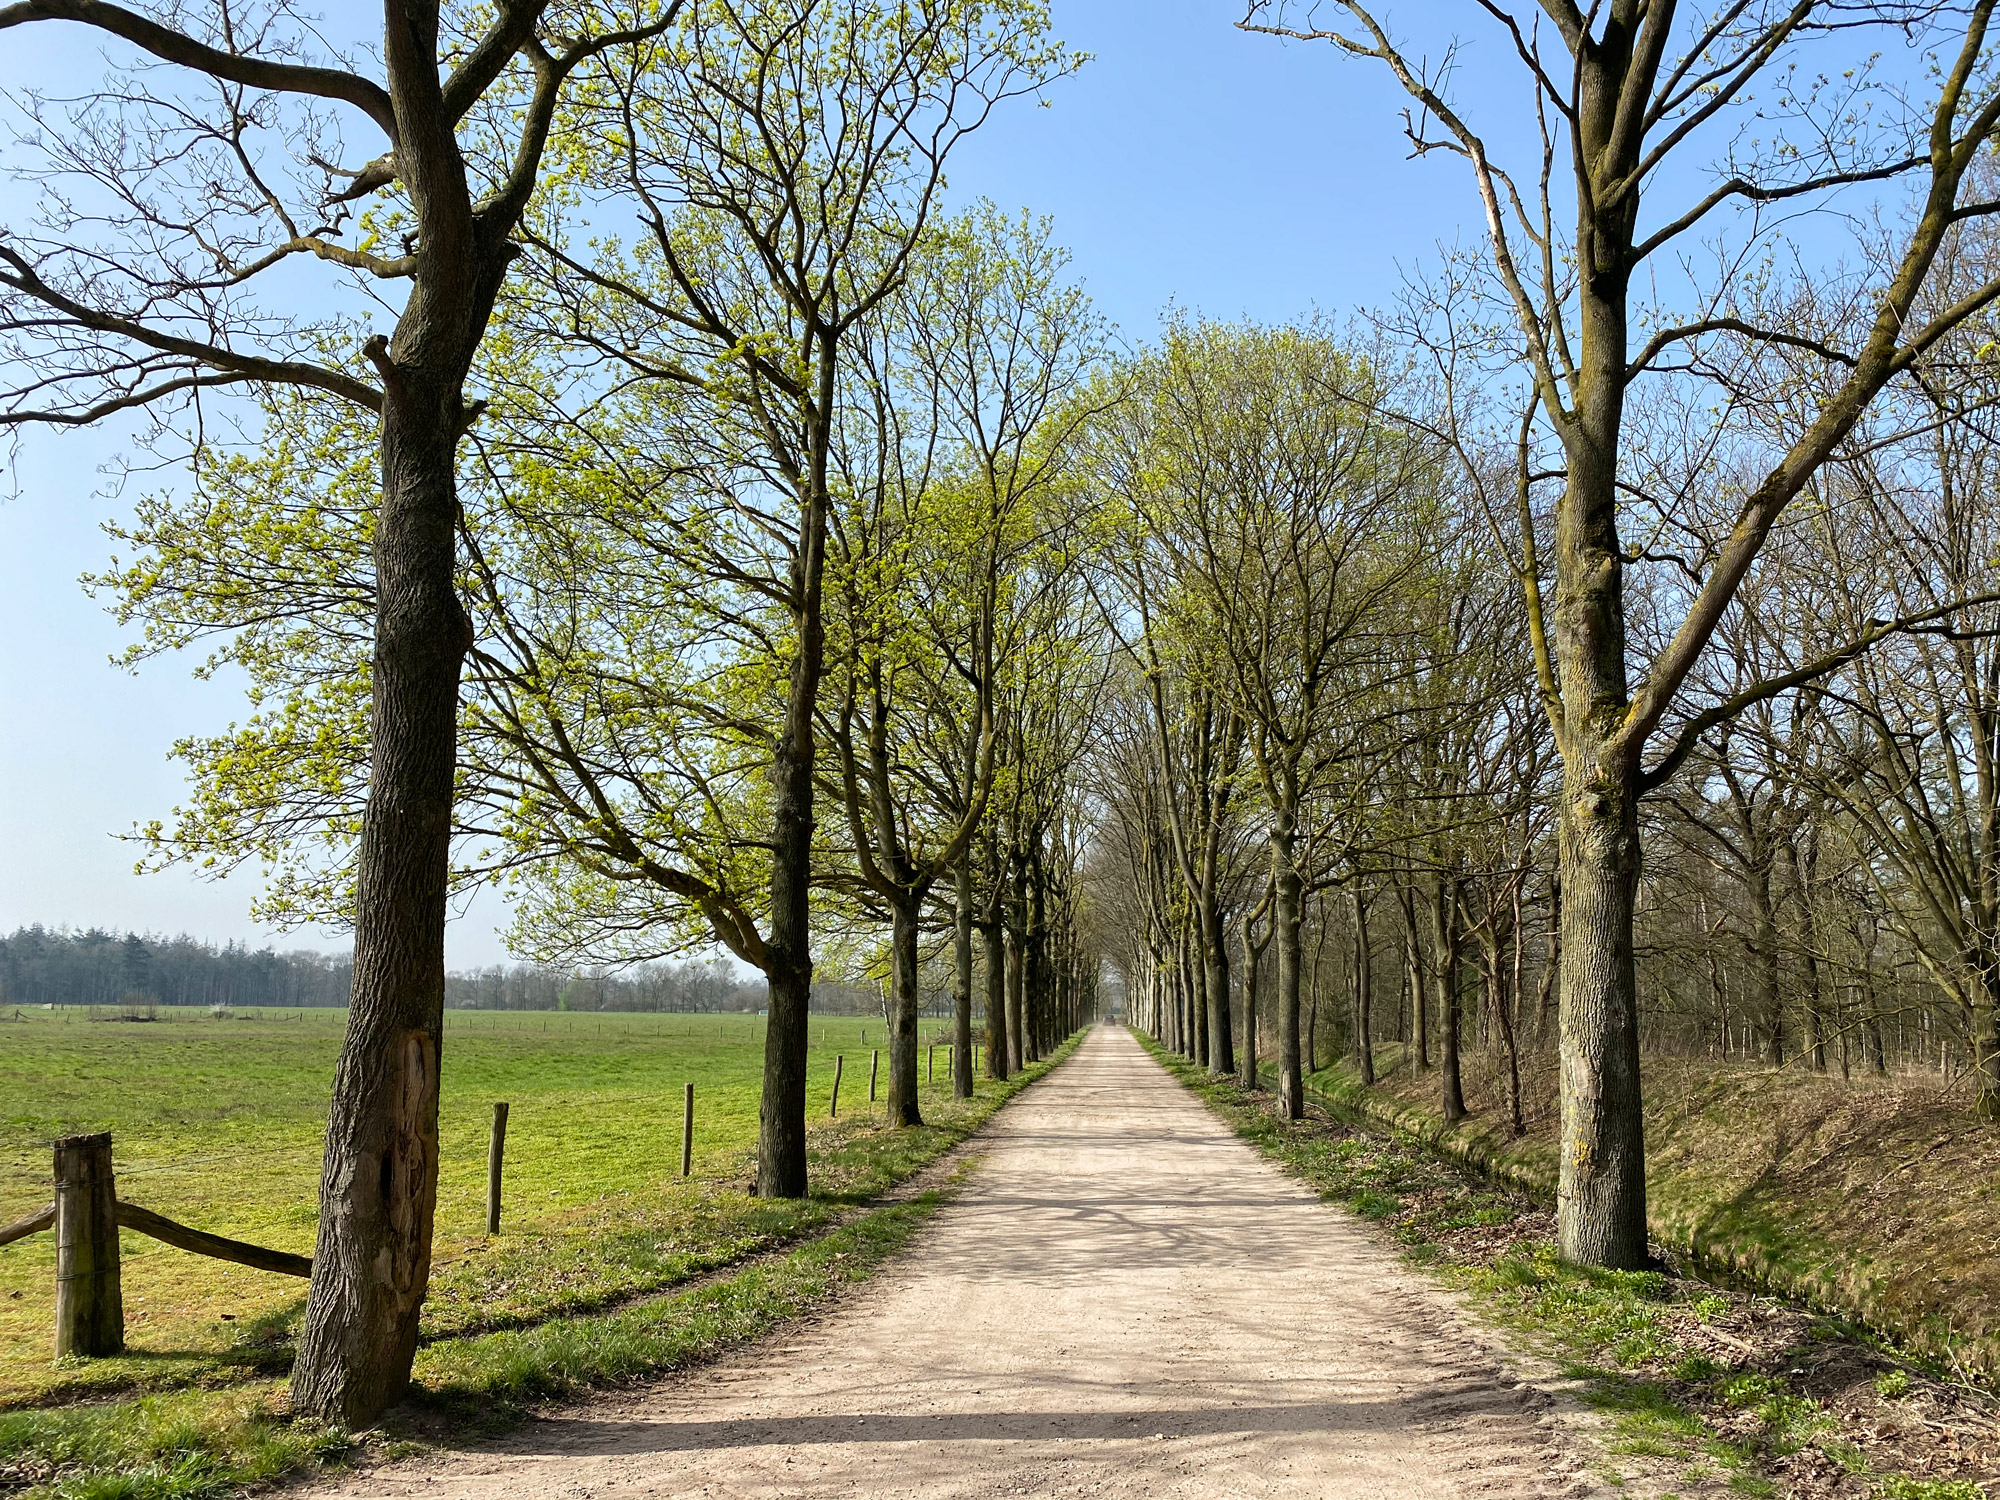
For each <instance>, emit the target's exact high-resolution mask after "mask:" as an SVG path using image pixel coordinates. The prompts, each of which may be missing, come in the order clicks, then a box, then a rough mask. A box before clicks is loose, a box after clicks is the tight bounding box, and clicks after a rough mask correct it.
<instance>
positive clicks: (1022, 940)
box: [1007, 905, 1028, 1073]
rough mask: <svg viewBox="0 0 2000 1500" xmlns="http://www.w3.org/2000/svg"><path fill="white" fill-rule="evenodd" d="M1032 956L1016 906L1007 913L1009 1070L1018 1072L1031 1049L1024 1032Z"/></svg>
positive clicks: (1024, 1063)
mask: <svg viewBox="0 0 2000 1500" xmlns="http://www.w3.org/2000/svg"><path fill="white" fill-rule="evenodd" d="M1027 960H1028V954H1027V934H1026V933H1024V932H1023V931H1022V930H1021V910H1020V907H1019V906H1018V905H1014V906H1012V907H1011V908H1010V909H1009V911H1008V913H1007V1071H1008V1072H1009V1073H1018V1072H1020V1071H1021V1069H1022V1068H1023V1067H1024V1066H1026V1058H1027V1050H1026V1047H1025V1045H1024V1041H1025V1039H1024V1038H1023V1037H1022V1035H1021V1025H1022V1010H1023V999H1024V990H1025V988H1026V985H1027V975H1026V974H1025V973H1024V972H1023V971H1024V969H1025V968H1026V965H1027Z"/></svg>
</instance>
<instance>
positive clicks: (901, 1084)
mask: <svg viewBox="0 0 2000 1500" xmlns="http://www.w3.org/2000/svg"><path fill="white" fill-rule="evenodd" d="M923 906H924V898H923V896H922V895H921V894H916V893H908V894H905V895H903V896H901V897H899V898H898V899H896V900H895V901H893V902H891V903H890V908H889V948H890V958H891V961H892V975H891V983H890V988H889V1120H890V1123H891V1124H895V1125H921V1124H923V1123H924V1113H923V1108H922V1100H921V1099H920V1098H919V1096H918V1079H917V1020H918V1016H917V1012H918V1011H919V1010H920V1009H921V1007H922V997H921V996H919V995H918V993H917V921H918V918H919V916H920V915H921V914H922V912H923Z"/></svg>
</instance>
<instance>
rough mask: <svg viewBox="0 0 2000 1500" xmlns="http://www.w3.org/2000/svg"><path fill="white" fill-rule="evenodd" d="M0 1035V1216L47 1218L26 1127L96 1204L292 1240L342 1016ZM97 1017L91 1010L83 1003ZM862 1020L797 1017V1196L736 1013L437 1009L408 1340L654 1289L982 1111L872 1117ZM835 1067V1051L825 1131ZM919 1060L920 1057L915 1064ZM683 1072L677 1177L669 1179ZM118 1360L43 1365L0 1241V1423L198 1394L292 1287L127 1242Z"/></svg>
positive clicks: (14, 1030) (276, 1361)
mask: <svg viewBox="0 0 2000 1500" xmlns="http://www.w3.org/2000/svg"><path fill="white" fill-rule="evenodd" d="M27 1014H28V1015H29V1017H30V1019H29V1020H26V1021H21V1022H14V1021H8V1022H6V1023H5V1024H4V1025H3V1026H0V1222H4V1221H6V1220H10V1219H12V1218H14V1217H16V1216H18V1215H19V1214H22V1213H26V1212H28V1211H30V1210H32V1209H34V1208H37V1207H39V1206H40V1205H41V1204H43V1203H46V1202H47V1201H48V1199H49V1195H50V1187H49V1152H48V1142H49V1141H50V1139H51V1138H53V1137H55V1136H58V1135H63V1134H68V1133H72V1132H81V1131H94V1130H109V1131H111V1132H112V1135H113V1138H114V1141H115V1147H114V1149H115V1160H116V1166H117V1171H118V1186H119V1193H120V1196H121V1197H124V1198H126V1199H129V1200H130V1201H132V1202H135V1203H139V1204H143V1205H144V1206H146V1207H148V1208H152V1209H156V1210H158V1211H159V1212H162V1213H165V1214H167V1215H168V1216H169V1217H172V1218H176V1219H179V1220H181V1221H182V1222H184V1223H189V1224H194V1225H196V1226H198V1227H200V1228H203V1229H209V1230H212V1231H215V1232H217V1233H220V1234H226V1235H230V1236H232V1237H234V1238H237V1239H243V1240H249V1241H251V1242H252V1243H255V1244H262V1245H270V1246H273V1247H276V1248H278V1249H285V1250H294V1251H299V1252H302V1253H306V1252H310V1251H311V1249H312V1243H313V1235H314V1232H315V1228H316V1216H317V1197H318V1183H319V1165H320V1151H321V1141H322V1133H323V1130H324V1127H325V1119H326V1100H327V1093H328V1083H329V1080H330V1079H331V1077H332V1071H333V1064H334V1059H335V1057H336V1056H337V1054H338V1050H339V1046H340V1039H341V1033H342V1028H343V1026H344V1024H345V1020H346V1016H345V1013H344V1012H341V1011H331V1010H308V1011H262V1012H254V1013H237V1014H232V1015H231V1016H230V1017H229V1018H228V1019H224V1020H212V1019H211V1018H210V1017H209V1015H208V1013H207V1012H206V1011H198V1012H173V1011H170V1010H168V1009H166V1008H162V1009H160V1010H159V1011H158V1014H159V1015H160V1016H161V1017H162V1019H161V1020H159V1021H157V1022H153V1023H148V1024H131V1023H122V1022H119V1021H117V1020H115V1019H106V1020H103V1021H100V1022H95V1023H94V1022H92V1021H90V1020H88V1019H86V1018H85V1017H84V1016H83V1015H81V1014H79V1013H76V1012H71V1013H68V1014H67V1015H65V1013H62V1012H54V1013H43V1012H29V1013H27ZM105 1014H106V1016H107V1017H109V1016H112V1015H115V1013H110V1012H107V1013H105ZM882 1040H883V1034H882V1025H881V1022H880V1021H879V1020H870V1019H867V1018H828V1017H815V1018H814V1020H813V1023H812V1044H813V1045H812V1050H811V1053H810V1057H809V1065H808V1074H807V1076H808V1092H807V1118H808V1120H809V1121H810V1122H811V1126H810V1136H811V1139H810V1152H809V1154H810V1161H811V1172H812V1182H811V1187H812V1195H811V1197H810V1198H808V1199H807V1200H805V1201H804V1202H802V1203H772V1202H769V1201H767V1200H763V1199H756V1198H752V1197H750V1196H749V1195H748V1194H747V1193H746V1192H744V1191H743V1189H744V1187H745V1186H746V1185H747V1184H748V1183H749V1180H750V1174H751V1164H752V1162H753V1160H754V1148H755V1142H756V1132H757V1108H758V1099H759V1094H760V1090H761V1083H762V1073H763V1028H762V1024H761V1022H760V1021H759V1020H758V1018H757V1017H754V1016H714V1015H707V1016H683V1015H632V1014H581V1015H574V1014H560V1013H559V1014H547V1013H522V1012H511V1013H510V1012H465V1011H454V1012H451V1013H450V1014H449V1015H448V1016H447V1018H446V1025H445V1068H444V1095H443V1098H442V1100H441V1101H440V1106H439V1144H440V1148H441V1155H442V1159H441V1162H440V1168H439V1174H438V1178H439V1180H438V1217H437V1231H436V1239H435V1241H434V1247H433V1253H434V1257H435V1259H434V1264H433V1269H432V1275H431V1285H430V1295H429V1299H428V1301H427V1303H426V1307H425V1326H424V1337H425V1338H426V1339H429V1340H435V1339H440V1338H454V1337H462V1336H465V1335H469V1334H475V1333H482V1332H492V1331H497V1330H500V1329H505V1328H518V1327H524V1326H528V1325H531V1324H533V1323H536V1322H540V1321H543V1320H546V1319H548V1318H551V1317H560V1316H573V1315H579V1314H588V1313H591V1312H596V1311H601V1310H603V1309H605V1308H607V1307H611V1306H614V1305H616V1304H618V1303H620V1302H623V1301H626V1300H629V1299H631V1298H633V1297H638V1296H645V1295H648V1294H650V1293H653V1292H658V1291H663V1290H666V1289H668V1288H670V1287H674V1286H678V1285H680V1284H682V1283H684V1282H685V1281H687V1280H688V1279H689V1278H690V1277H693V1276H699V1275H704V1274H707V1273H708V1272H711V1271H713V1270H714V1269H716V1268H717V1267H719V1266H723V1265H727V1264H729V1263H731V1262H733V1261H735V1260H738V1259H740V1258H741V1257H743V1256H744V1255H748V1254H755V1253H758V1252H761V1251H766V1250H770V1249H772V1248H775V1247H777V1246H780V1245H783V1244H785V1243H788V1242H789V1241H791V1240H795V1239H796V1238H797V1237H798V1236H800V1235H802V1234H810V1233H813V1232H815V1231H817V1230H819V1229H822V1228H824V1227H825V1226H826V1225H827V1224H828V1223H829V1222H830V1221H831V1219H832V1218H833V1217H834V1216H836V1215H838V1214H839V1213H842V1212H844V1211H846V1210H847V1209H848V1208H850V1207H851V1206H853V1205H854V1204H857V1203H861V1202H864V1201H866V1200H867V1199H869V1198H871V1197H873V1196H874V1195H876V1194H878V1193H879V1192H881V1191H882V1190H883V1188H885V1187H886V1186H888V1185H889V1184H890V1183H892V1182H896V1181H899V1180H901V1179H902V1178H903V1177H904V1176H907V1175H908V1173H909V1172H910V1171H912V1170H914V1168H915V1167H916V1166H917V1165H920V1164H921V1163H922V1162H924V1161H928V1160H930V1159H931V1158H932V1157H933V1156H935V1155H936V1153H937V1151H938V1150H940V1149H942V1148H943V1147H944V1146H947V1145H949V1144H950V1143H951V1141H953V1140H955V1139H957V1138H959V1136H960V1135H962V1133H963V1132H964V1130H966V1129H968V1128H970V1126H971V1125H972V1124H975V1123H977V1120H978V1119H979V1118H982V1115H981V1111H982V1110H984V1109H986V1108H988V1107H989V1106H990V1103H991V1102H992V1101H991V1100H990V1099H988V1098H986V1097H985V1096H987V1095H990V1094H992V1092H993V1090H992V1086H991V1085H990V1084H986V1083H984V1081H982V1084H981V1093H982V1098H981V1099H980V1100H977V1101H975V1102H974V1104H973V1105H972V1106H970V1107H969V1108H968V1107H967V1106H962V1105H960V1104H958V1103H957V1102H956V1101H954V1100H953V1099H952V1098H951V1096H950V1089H949V1084H948V1082H947V1080H946V1078H945V1069H943V1068H940V1069H939V1070H938V1073H937V1077H936V1080H935V1082H934V1083H933V1084H932V1085H930V1086H928V1087H927V1088H926V1089H925V1091H924V1098H923V1106H924V1111H925V1114H926V1116H927V1117H929V1118H931V1119H932V1120H933V1122H934V1124H935V1126H936V1127H937V1130H938V1131H941V1132H942V1133H941V1134H934V1133H932V1132H930V1131H924V1132H908V1133H889V1132H883V1131H881V1130H879V1129H878V1128H877V1127H878V1126H879V1125H880V1123H881V1119H882V1110H883V1108H884V1106H883V1105H882V1104H880V1103H877V1104H875V1105H872V1106H871V1105H870V1103H869V1100H868V1065H869V1060H870V1057H871V1054H872V1053H873V1052H874V1050H875V1049H876V1048H879V1046H880V1045H881V1043H882ZM836 1056H844V1057H845V1059H846V1074H845V1079H844V1082H843V1085H842V1091H841V1101H840V1102H841V1111H840V1115H839V1117H838V1118H829V1115H828V1106H829V1102H830V1101H829V1095H830V1092H831V1088H832V1083H833V1074H834V1066H835V1058H836ZM938 1061H939V1062H940V1063H942V1062H943V1061H944V1059H942V1058H939V1059H938ZM686 1083H693V1084H694V1085H695V1139H694V1174H693V1176H692V1177H690V1178H687V1179H683V1178H681V1177H680V1175H679V1170H678V1169H679V1166H680V1161H679V1154H680V1130H681V1099H682V1087H683V1085H684V1084H686ZM500 1099H505V1100H508V1101H509V1102H510V1104H511V1106H512V1114H511V1119H510V1122H509V1128H508V1138H507V1174H506V1188H505V1210H504V1215H503V1225H502V1227H503V1229H504V1231H505V1232H504V1233H502V1234H501V1235H498V1236H495V1237H488V1236H487V1235H486V1233H485V1192H486V1139H487V1124H488V1121H489V1119H490V1112H491V1109H492V1104H493V1101H495V1100H500ZM121 1238H122V1240H123V1247H122V1249H123V1260H124V1267H123V1284H124V1294H125V1314H126V1319H125V1321H126V1341H127V1344H128V1347H129V1350H130V1352H129V1353H128V1354H127V1355H126V1356H125V1357H123V1358H119V1359H111V1360H96V1361H91V1362H89V1363H87V1364H82V1365H71V1366H58V1365H55V1364H53V1363H51V1361H50V1359H49V1345H50V1330H51V1328H52V1327H53V1320H54V1295H55V1244H54V1238H53V1236H51V1235H46V1234H44V1235H38V1236H35V1237H34V1238H32V1239H28V1240H23V1241H21V1242H20V1243H18V1244H15V1245H10V1246H8V1247H6V1248H5V1249H0V1409H5V1408H7V1407H10V1406H42V1405H47V1404H50V1403H51V1402H55V1401H62V1400H74V1399H79V1398H89V1399H98V1398H102V1397H104V1396H108V1395H112V1394H117V1393H122V1392H139V1391H145V1392H164V1391H168V1390H174V1389H181V1388H185V1387H188V1386H191V1385H215V1384H224V1383H228V1382H230V1381H233V1380H237V1379H241V1378H246V1377H255V1376H257V1375H259V1374H271V1373H276V1372H280V1371H282V1370H283V1369H285V1368H286V1367H287V1365H288V1363H289V1360H290V1330H291V1328H292V1327H293V1326H294V1325H295V1324H296V1322H297V1319H298V1317H299V1315H300V1313H301V1311H302V1308H303V1303H304V1297H303V1293H304V1285H303V1283H301V1282H299V1281H296V1280H293V1279H290V1278H287V1277H283V1276H277V1275H273V1274H271V1273H269V1272H264V1271H254V1270H250V1269H248V1268H247V1267H242V1266H232V1265H226V1264H224V1263H222V1262H219V1261H213V1260H205V1259H202V1258H200V1257H197V1256H192V1255H188V1254H186V1253H185V1252H183V1251H180V1250H175V1249H172V1248H170V1247H168V1246H166V1245H162V1244H160V1243H158V1242H157V1241H154V1240H150V1239H147V1238H145V1237H144V1236H141V1235H138V1234H134V1233H130V1232H128V1233H126V1234H125V1235H123V1236H122V1237H121Z"/></svg>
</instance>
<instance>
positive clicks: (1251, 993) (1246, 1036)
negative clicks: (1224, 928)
mask: <svg viewBox="0 0 2000 1500" xmlns="http://www.w3.org/2000/svg"><path fill="white" fill-rule="evenodd" d="M1251 917H1252V913H1251V911H1250V909H1249V908H1248V907H1246V908H1244V911H1243V917H1242V921H1241V928H1240V937H1241V941H1242V944H1243V1048H1242V1051H1241V1053H1240V1054H1239V1055H1240V1056H1241V1058H1242V1064H1243V1067H1242V1072H1241V1073H1240V1074H1239V1075H1238V1077H1237V1082H1239V1083H1241V1084H1242V1085H1243V1087H1244V1088H1246V1089H1251V1090H1255V1089H1256V1087H1257V969H1258V967H1259V960H1260V959H1262V957H1263V956H1264V950H1263V949H1262V948H1260V947H1258V946H1257V944H1255V943H1253V942H1252V941H1251V940H1250V926H1251Z"/></svg>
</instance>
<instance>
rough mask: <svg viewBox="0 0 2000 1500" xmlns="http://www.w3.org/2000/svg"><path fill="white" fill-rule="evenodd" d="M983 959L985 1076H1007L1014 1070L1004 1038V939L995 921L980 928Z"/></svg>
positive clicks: (1005, 990)
mask: <svg viewBox="0 0 2000 1500" xmlns="http://www.w3.org/2000/svg"><path fill="white" fill-rule="evenodd" d="M979 939H980V942H981V944H982V946H983V948H984V951H985V958H986V1076H987V1077H988V1078H997V1079H1003V1080H1004V1079H1006V1078H1008V1077H1010V1076H1011V1075H1012V1072H1013V1070H1012V1069H1011V1068H1010V1067H1009V1066H1008V1064H1007V1059H1008V1057H1009V1056H1010V1055H1011V1053H1012V1044H1011V1043H1010V1042H1009V1041H1008V1039H1007V940H1006V936H1005V934H1004V933H1003V932H1002V931H1001V928H1000V924H999V923H998V922H987V923H985V924H983V925H982V926H981V927H980V929H979Z"/></svg>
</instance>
